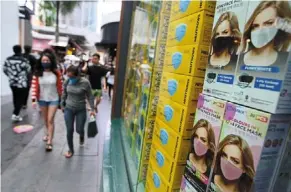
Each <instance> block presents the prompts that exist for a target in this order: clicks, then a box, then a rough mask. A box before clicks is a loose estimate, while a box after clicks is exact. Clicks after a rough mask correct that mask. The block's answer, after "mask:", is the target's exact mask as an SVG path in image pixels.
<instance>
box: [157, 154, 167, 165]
mask: <svg viewBox="0 0 291 192" xmlns="http://www.w3.org/2000/svg"><path fill="white" fill-rule="evenodd" d="M156 161H157V163H158V165H159V166H160V167H162V166H164V162H165V158H164V155H163V154H162V153H161V152H159V151H157V153H156Z"/></svg>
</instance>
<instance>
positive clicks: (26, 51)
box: [23, 45, 37, 109]
mask: <svg viewBox="0 0 291 192" xmlns="http://www.w3.org/2000/svg"><path fill="white" fill-rule="evenodd" d="M30 53H31V46H29V45H25V46H24V54H23V57H25V58H26V59H27V60H28V61H29V64H30V67H31V72H30V73H28V74H27V85H28V86H27V88H26V93H25V98H24V100H23V109H26V107H27V100H28V96H29V90H30V85H31V80H32V74H33V73H34V70H35V67H36V62H37V61H36V59H35V57H34V56H33V55H31V54H30Z"/></svg>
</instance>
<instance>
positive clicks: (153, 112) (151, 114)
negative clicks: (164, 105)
mask: <svg viewBox="0 0 291 192" xmlns="http://www.w3.org/2000/svg"><path fill="white" fill-rule="evenodd" d="M159 97H160V96H159V94H158V93H151V95H150V99H149V102H148V105H149V107H148V113H147V117H148V118H155V117H156V116H157V110H158V103H159Z"/></svg>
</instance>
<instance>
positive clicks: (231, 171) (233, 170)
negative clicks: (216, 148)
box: [220, 157, 243, 181]
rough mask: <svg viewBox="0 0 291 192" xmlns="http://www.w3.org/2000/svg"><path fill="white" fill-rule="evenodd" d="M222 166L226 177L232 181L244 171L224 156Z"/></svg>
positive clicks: (221, 160) (221, 161)
mask: <svg viewBox="0 0 291 192" xmlns="http://www.w3.org/2000/svg"><path fill="white" fill-rule="evenodd" d="M220 168H221V171H222V173H223V175H224V177H225V178H226V179H227V180H230V181H232V180H236V179H238V178H240V176H241V175H242V174H243V171H242V170H241V169H240V168H238V167H236V166H235V165H233V164H232V163H231V162H229V161H228V160H226V159H225V158H223V157H221V159H220Z"/></svg>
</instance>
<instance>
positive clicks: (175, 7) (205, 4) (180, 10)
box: [171, 0, 215, 21]
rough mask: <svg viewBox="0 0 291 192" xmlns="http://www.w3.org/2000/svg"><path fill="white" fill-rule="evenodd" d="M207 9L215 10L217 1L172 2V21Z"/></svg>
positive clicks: (188, 0) (181, 0)
mask: <svg viewBox="0 0 291 192" xmlns="http://www.w3.org/2000/svg"><path fill="white" fill-rule="evenodd" d="M202 10H207V11H209V12H211V13H213V12H214V10H215V1H208V0H207V1H203V0H200V1H190V0H180V1H173V2H172V10H171V21H174V20H177V19H180V18H183V17H185V16H188V15H192V14H193V13H196V12H199V11H202Z"/></svg>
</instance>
